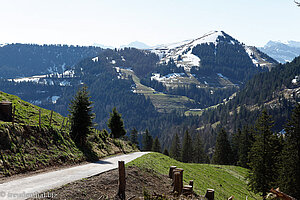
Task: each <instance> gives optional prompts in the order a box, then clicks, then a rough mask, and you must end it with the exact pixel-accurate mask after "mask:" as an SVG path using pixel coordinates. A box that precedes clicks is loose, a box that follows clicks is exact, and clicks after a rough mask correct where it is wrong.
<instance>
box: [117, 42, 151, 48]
mask: <svg viewBox="0 0 300 200" xmlns="http://www.w3.org/2000/svg"><path fill="white" fill-rule="evenodd" d="M125 47H131V48H136V49H149V48H150V46H148V45H147V44H145V43H143V42H139V41H135V42H131V43H129V44H128V45H122V46H121V48H125Z"/></svg>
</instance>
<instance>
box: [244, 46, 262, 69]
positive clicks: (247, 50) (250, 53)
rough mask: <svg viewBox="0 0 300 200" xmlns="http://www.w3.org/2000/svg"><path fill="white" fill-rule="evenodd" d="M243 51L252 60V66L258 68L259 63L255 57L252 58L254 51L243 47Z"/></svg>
mask: <svg viewBox="0 0 300 200" xmlns="http://www.w3.org/2000/svg"><path fill="white" fill-rule="evenodd" d="M245 51H246V53H247V54H248V55H249V57H250V59H251V60H252V63H253V64H254V65H256V67H258V66H259V62H258V60H256V59H255V57H254V51H253V50H252V49H251V47H249V46H246V45H245Z"/></svg>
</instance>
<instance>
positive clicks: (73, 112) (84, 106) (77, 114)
mask: <svg viewBox="0 0 300 200" xmlns="http://www.w3.org/2000/svg"><path fill="white" fill-rule="evenodd" d="M92 103H93V102H91V101H90V97H89V93H88V91H87V87H85V86H84V87H82V88H80V89H79V90H78V91H77V93H76V95H75V96H74V98H73V99H72V100H71V104H70V106H69V112H70V122H71V132H70V134H71V137H72V139H73V140H74V141H75V143H76V144H78V145H80V146H84V145H85V144H86V138H87V135H89V134H90V133H91V132H92V128H93V125H94V123H93V119H94V117H95V114H94V113H93V112H92V108H93V107H92V106H91V105H92Z"/></svg>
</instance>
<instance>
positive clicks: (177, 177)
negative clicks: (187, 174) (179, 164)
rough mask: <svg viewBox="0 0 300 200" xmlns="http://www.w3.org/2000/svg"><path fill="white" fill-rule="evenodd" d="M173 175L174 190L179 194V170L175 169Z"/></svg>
mask: <svg viewBox="0 0 300 200" xmlns="http://www.w3.org/2000/svg"><path fill="white" fill-rule="evenodd" d="M173 177H174V192H177V194H178V195H180V194H181V184H180V182H181V180H180V178H181V175H180V172H179V171H175V172H174V174H173Z"/></svg>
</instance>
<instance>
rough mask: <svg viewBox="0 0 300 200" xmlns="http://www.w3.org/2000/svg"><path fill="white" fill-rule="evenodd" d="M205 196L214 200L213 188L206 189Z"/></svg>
mask: <svg viewBox="0 0 300 200" xmlns="http://www.w3.org/2000/svg"><path fill="white" fill-rule="evenodd" d="M205 198H207V199H208V200H214V198H215V191H214V190H213V189H207V190H206V194H205Z"/></svg>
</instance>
